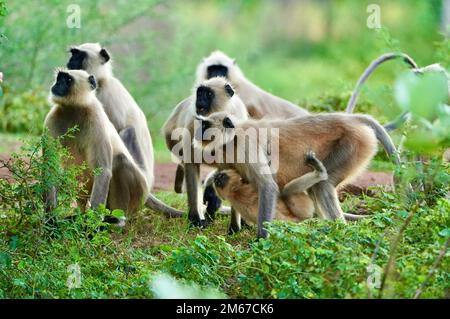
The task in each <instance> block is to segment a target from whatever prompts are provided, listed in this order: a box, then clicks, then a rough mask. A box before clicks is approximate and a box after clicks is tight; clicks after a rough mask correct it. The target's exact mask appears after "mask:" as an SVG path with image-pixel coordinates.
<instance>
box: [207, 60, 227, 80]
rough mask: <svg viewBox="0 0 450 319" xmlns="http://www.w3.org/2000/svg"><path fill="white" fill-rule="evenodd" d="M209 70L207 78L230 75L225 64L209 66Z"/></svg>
mask: <svg viewBox="0 0 450 319" xmlns="http://www.w3.org/2000/svg"><path fill="white" fill-rule="evenodd" d="M206 71H207V73H208V74H207V78H208V79H211V78H213V77H216V76H223V77H225V78H226V77H228V68H227V67H226V66H223V65H222V64H214V65H210V66H208V69H207V70H206Z"/></svg>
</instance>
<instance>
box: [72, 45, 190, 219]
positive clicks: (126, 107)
mask: <svg viewBox="0 0 450 319" xmlns="http://www.w3.org/2000/svg"><path fill="white" fill-rule="evenodd" d="M70 53H71V57H70V59H69V61H68V63H67V67H68V68H69V69H71V70H85V71H87V72H88V73H89V74H92V75H94V76H95V79H96V80H97V83H98V88H97V90H96V95H97V98H98V99H99V101H100V102H101V103H102V105H103V108H104V110H105V112H106V114H107V116H108V118H109V120H110V121H111V122H112V124H113V125H114V127H115V129H116V130H117V132H118V133H119V135H120V137H121V138H122V139H123V141H124V142H125V145H126V146H127V148H128V150H129V152H130V154H131V155H132V157H133V158H134V160H135V162H136V163H137V164H138V166H139V168H140V169H141V171H142V173H143V175H144V176H145V179H146V181H147V185H148V189H147V194H148V198H147V200H146V202H145V204H146V206H148V207H150V208H152V209H153V210H155V211H159V212H163V213H165V214H166V215H168V216H170V217H179V216H182V212H181V211H179V210H176V209H174V208H172V207H169V206H167V205H166V204H164V203H163V202H161V201H160V200H158V199H157V198H156V197H155V196H154V195H153V194H151V193H150V191H151V189H152V187H153V183H154V159H153V146H152V139H151V136H150V132H149V130H148V126H147V120H146V118H145V115H144V113H143V112H142V110H141V109H140V107H139V106H138V104H137V103H136V101H135V100H134V99H133V97H132V96H131V94H130V93H129V92H128V91H127V89H126V88H125V87H124V86H123V84H122V83H121V82H120V81H119V80H118V79H117V78H116V77H114V75H113V72H112V64H111V56H110V54H109V52H108V51H106V49H104V48H102V47H101V45H100V44H98V43H84V44H81V45H78V46H72V47H71V49H70Z"/></svg>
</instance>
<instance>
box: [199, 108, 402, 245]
mask: <svg viewBox="0 0 450 319" xmlns="http://www.w3.org/2000/svg"><path fill="white" fill-rule="evenodd" d="M200 118H201V120H202V127H201V128H200V129H199V131H198V132H196V133H197V134H196V135H195V140H194V147H196V148H199V149H201V150H202V151H203V152H205V153H208V154H209V155H210V156H213V157H215V159H216V161H215V162H213V163H212V164H211V165H213V166H214V167H216V168H218V169H220V170H224V169H234V170H235V171H236V172H237V173H238V174H239V175H240V176H241V177H242V178H243V179H244V180H245V181H246V182H248V183H250V184H251V185H252V186H253V187H254V188H255V189H256V190H257V192H258V222H257V226H258V236H259V237H266V236H267V231H266V230H265V229H264V227H263V223H264V222H266V221H270V220H271V219H272V218H273V215H274V210H275V206H276V201H277V198H278V193H279V191H278V190H279V189H281V190H282V194H281V196H282V197H283V198H286V197H289V196H290V195H292V194H297V193H298V192H299V191H304V189H305V187H304V179H303V178H302V176H303V175H305V174H306V173H308V172H309V171H310V170H311V169H310V167H309V166H308V165H305V163H304V154H305V153H306V152H307V151H310V150H311V151H313V152H314V153H315V154H316V156H317V158H318V159H319V160H320V161H321V162H322V163H323V165H324V166H325V168H326V171H327V173H328V178H327V179H326V180H322V181H319V182H317V183H315V184H314V185H312V186H311V187H310V189H309V191H308V194H309V196H310V197H311V199H312V201H313V202H314V205H315V206H316V212H317V214H318V215H319V216H320V217H321V218H324V219H339V220H342V221H345V219H344V218H345V217H344V214H343V212H342V210H341V207H340V205H339V201H338V197H337V191H336V189H337V188H339V187H342V186H343V185H345V184H346V183H348V182H349V181H351V180H352V178H354V177H356V176H357V175H358V174H359V173H360V172H361V171H362V170H363V169H364V168H365V167H366V166H367V164H368V163H369V162H370V160H371V159H372V158H373V156H374V155H375V153H376V150H377V139H378V141H380V143H381V144H382V145H383V147H384V148H385V150H386V152H387V153H388V155H390V156H394V159H395V161H396V163H398V162H399V159H398V155H397V154H396V149H395V146H394V145H393V143H392V141H391V139H390V137H389V135H388V134H387V132H386V131H385V130H384V128H383V127H382V126H381V125H380V124H379V123H378V122H377V121H376V120H374V119H372V118H371V117H369V116H365V115H351V114H343V113H330V114H317V115H309V116H305V117H297V118H292V119H287V120H270V119H263V120H246V121H239V120H237V119H235V118H234V117H233V116H231V115H228V114H226V113H223V112H222V113H214V114H212V115H210V116H208V117H200ZM272 128H275V129H277V130H278V132H276V136H275V137H277V140H278V145H279V147H278V156H277V158H278V170H277V171H276V172H275V171H272V169H271V167H270V165H269V163H270V162H269V161H270V159H271V158H272V155H271V154H274V152H276V151H277V150H274V149H272V148H273V145H266V143H264V142H263V143H261V142H260V137H259V134H258V135H257V136H256V139H257V140H256V141H251V142H250V143H256V145H257V147H256V149H255V148H252V150H255V152H257V154H256V159H258V160H256V161H251V160H249V159H251V158H255V154H250V148H249V147H247V145H248V144H250V143H248V144H247V140H248V136H247V132H248V131H247V130H248V129H251V130H253V131H256V132H258V130H260V129H267V130H269V131H270V129H272ZM210 130H211V131H210ZM218 132H220V134H218ZM240 151H244V152H245V154H244V156H241V159H244V160H243V161H238V160H236V156H237V155H236V154H239V152H240ZM223 158H226V159H227V160H225V161H224V160H223ZM228 159H231V160H228ZM236 225H239V223H236Z"/></svg>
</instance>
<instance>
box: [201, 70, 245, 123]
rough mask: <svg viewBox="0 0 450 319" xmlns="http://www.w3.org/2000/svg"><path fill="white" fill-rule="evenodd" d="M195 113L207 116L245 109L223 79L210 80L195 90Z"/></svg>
mask: <svg viewBox="0 0 450 319" xmlns="http://www.w3.org/2000/svg"><path fill="white" fill-rule="evenodd" d="M194 94H195V112H196V113H197V115H202V116H208V115H209V114H211V113H214V112H222V111H230V112H233V111H234V109H235V108H237V107H239V108H240V109H245V106H244V104H243V103H242V101H241V99H240V98H239V97H238V96H235V94H234V89H233V88H232V87H231V85H230V84H229V83H228V82H227V81H226V80H225V79H224V78H212V79H210V80H206V81H203V82H202V83H200V85H198V86H197V87H196V89H195V93H194Z"/></svg>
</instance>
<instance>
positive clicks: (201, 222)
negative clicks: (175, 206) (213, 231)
mask: <svg viewBox="0 0 450 319" xmlns="http://www.w3.org/2000/svg"><path fill="white" fill-rule="evenodd" d="M189 222H190V225H191V226H193V227H199V228H206V227H208V226H209V222H208V221H207V220H206V219H200V218H199V217H198V216H194V217H191V216H189Z"/></svg>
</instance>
